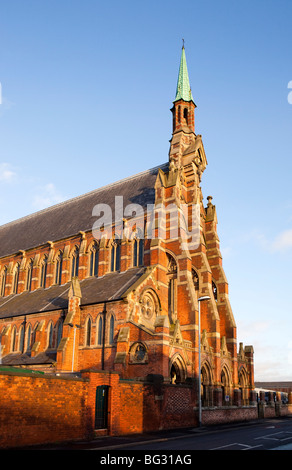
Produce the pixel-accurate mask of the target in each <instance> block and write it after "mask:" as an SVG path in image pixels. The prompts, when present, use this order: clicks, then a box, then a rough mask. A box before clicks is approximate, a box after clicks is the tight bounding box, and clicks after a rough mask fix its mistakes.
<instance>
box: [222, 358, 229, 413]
mask: <svg viewBox="0 0 292 470" xmlns="http://www.w3.org/2000/svg"><path fill="white" fill-rule="evenodd" d="M230 387H231V373H230V370H229V367H228V366H227V365H226V364H225V365H224V366H223V368H222V370H221V388H222V398H223V403H224V404H228V405H229V404H230V401H229V400H230V395H229V394H230Z"/></svg>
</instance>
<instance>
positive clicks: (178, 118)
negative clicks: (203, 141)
mask: <svg viewBox="0 0 292 470" xmlns="http://www.w3.org/2000/svg"><path fill="white" fill-rule="evenodd" d="M180 109H181V108H180V105H179V107H178V110H177V120H178V122H180Z"/></svg>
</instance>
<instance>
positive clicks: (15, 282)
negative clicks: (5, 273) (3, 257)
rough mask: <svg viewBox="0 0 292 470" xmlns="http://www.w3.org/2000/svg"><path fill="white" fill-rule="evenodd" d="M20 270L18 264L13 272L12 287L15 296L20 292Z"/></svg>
mask: <svg viewBox="0 0 292 470" xmlns="http://www.w3.org/2000/svg"><path fill="white" fill-rule="evenodd" d="M19 270H20V266H19V263H17V264H16V266H15V268H14V272H13V286H12V292H13V294H17V292H18V281H19Z"/></svg>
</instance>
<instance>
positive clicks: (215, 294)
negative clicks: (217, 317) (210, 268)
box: [212, 281, 218, 301]
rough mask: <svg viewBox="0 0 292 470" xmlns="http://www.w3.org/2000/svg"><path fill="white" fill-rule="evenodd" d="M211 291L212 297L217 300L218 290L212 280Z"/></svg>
mask: <svg viewBox="0 0 292 470" xmlns="http://www.w3.org/2000/svg"><path fill="white" fill-rule="evenodd" d="M212 291H213V295H214V299H215V300H216V301H217V298H218V291H217V286H216V284H215V282H214V281H212Z"/></svg>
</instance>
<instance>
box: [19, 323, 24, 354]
mask: <svg viewBox="0 0 292 470" xmlns="http://www.w3.org/2000/svg"><path fill="white" fill-rule="evenodd" d="M24 333H25V330H24V325H21V327H20V329H19V345H18V350H19V351H20V352H22V353H23V352H24Z"/></svg>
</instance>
